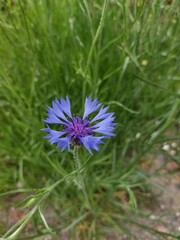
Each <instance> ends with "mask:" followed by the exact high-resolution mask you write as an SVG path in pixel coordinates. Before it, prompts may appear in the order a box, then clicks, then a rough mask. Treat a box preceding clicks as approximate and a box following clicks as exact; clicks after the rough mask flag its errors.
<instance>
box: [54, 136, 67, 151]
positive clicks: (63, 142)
mask: <svg viewBox="0 0 180 240" xmlns="http://www.w3.org/2000/svg"><path fill="white" fill-rule="evenodd" d="M56 147H57V148H61V152H63V151H64V150H65V149H66V148H68V151H69V150H70V137H69V136H67V137H64V138H60V139H59V140H58V144H57V146H56Z"/></svg>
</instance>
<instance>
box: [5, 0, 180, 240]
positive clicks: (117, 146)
mask: <svg viewBox="0 0 180 240" xmlns="http://www.w3.org/2000/svg"><path fill="white" fill-rule="evenodd" d="M0 6H1V15H0V59H1V63H0V99H1V101H0V105H1V115H0V123H1V124H0V132H1V135H0V140H1V143H0V147H1V151H0V160H1V169H2V170H1V171H0V179H1V181H0V187H1V189H2V191H3V192H5V191H6V190H7V191H8V190H11V189H15V188H17V185H18V186H19V185H20V186H21V187H22V188H33V189H37V188H44V187H48V186H49V185H51V184H53V183H54V182H56V181H58V180H59V179H61V178H63V177H66V176H67V175H68V174H69V173H70V172H71V171H72V170H73V167H74V166H73V164H74V163H73V160H72V159H73V158H72V153H68V152H63V153H61V152H60V151H59V150H58V149H56V148H55V146H50V145H49V143H47V142H46V141H45V140H44V139H43V133H42V132H41V131H40V129H41V128H43V127H44V123H43V122H42V119H44V118H45V117H46V110H45V107H46V105H51V101H52V100H53V99H54V98H55V97H58V98H60V97H63V96H66V95H67V94H68V95H69V97H70V99H71V102H72V108H73V112H77V113H78V114H82V112H83V103H84V100H85V96H89V95H91V96H93V97H98V99H99V100H100V101H101V102H103V103H104V104H105V105H110V109H111V111H114V112H115V115H116V122H117V123H118V126H117V128H116V137H115V138H114V139H113V140H109V141H108V142H107V143H106V144H105V145H104V146H103V147H101V151H100V152H98V153H96V154H94V155H93V156H92V157H91V159H90V160H89V161H88V163H87V166H86V168H85V177H84V180H85V182H86V186H87V188H88V193H89V196H90V198H91V201H92V202H93V207H94V209H95V210H96V211H97V214H96V217H94V218H92V216H89V215H88V214H87V212H86V211H87V209H86V207H87V206H86V204H84V199H83V195H82V193H81V192H80V191H78V190H77V186H76V185H75V184H74V183H72V181H64V182H63V184H61V185H60V186H58V187H57V188H56V189H54V191H52V195H51V196H50V197H49V198H48V200H49V202H50V204H51V205H52V206H53V208H54V209H55V210H56V211H57V212H58V214H59V216H58V217H59V219H63V224H62V222H61V221H60V223H59V225H57V226H56V229H61V230H62V229H65V230H68V231H70V232H71V234H72V235H71V239H73V238H74V239H75V235H76V234H75V232H74V231H75V229H76V226H77V225H78V224H80V223H82V222H83V223H86V224H87V225H88V227H87V228H88V230H87V232H88V233H87V235H86V237H87V238H89V239H92V237H93V236H94V237H96V239H100V237H101V236H103V234H105V233H104V232H107V231H113V229H114V231H125V232H126V233H129V234H131V233H130V231H129V230H128V229H127V227H126V224H125V223H126V222H127V221H128V219H129V220H130V218H129V216H128V217H125V216H126V215H125V214H123V213H124V209H123V208H124V207H122V206H123V204H122V203H121V202H120V201H119V200H118V199H117V198H116V197H114V196H115V194H116V193H118V192H119V191H122V190H123V191H125V192H127V195H128V199H129V200H128V201H129V206H130V207H131V208H132V209H134V208H136V205H137V203H136V196H135V192H134V189H135V188H137V187H139V188H141V189H144V186H148V183H147V179H148V176H147V175H146V173H144V172H143V171H142V170H141V172H140V170H138V168H137V166H138V162H139V161H140V160H141V159H142V157H143V156H144V155H145V154H146V153H148V152H149V151H150V150H152V149H156V146H157V145H156V143H157V142H158V141H160V140H161V139H164V132H165V131H166V130H167V129H168V128H169V127H171V126H172V125H173V126H175V125H176V123H177V122H178V108H179V91H180V85H179V81H180V74H179V69H180V61H179V59H180V44H179V36H180V28H179V24H180V22H179V21H180V5H179V1H178V0H174V1H172V2H171V3H168V1H158V0H153V1H150V2H149V1H145V0H142V1H130V0H128V1H118V0H115V1H110V0H109V1H108V0H105V1H104V2H103V1H99V0H96V1H86V0H82V1H80V0H71V1H70V0H69V1H67V0H61V1H58V0H53V1H45V0H43V1H37V0H33V1H21V0H19V1H15V2H14V4H13V3H11V2H10V1H7V2H6V1H2V3H1V5H0ZM137 133H139V136H140V137H139V138H138V139H137V138H136V135H137ZM174 137H178V135H177V136H174ZM80 156H81V158H82V160H83V163H84V164H85V162H86V160H87V159H88V158H89V154H88V153H87V152H85V151H83V150H82V151H81V153H80ZM117 213H118V214H117ZM119 223H121V224H119ZM98 225H100V226H101V227H100V228H99V229H98V228H97V226H98ZM146 230H147V229H146ZM85 232H86V231H85ZM84 234H86V233H84ZM172 235H173V234H172ZM84 239H86V238H84Z"/></svg>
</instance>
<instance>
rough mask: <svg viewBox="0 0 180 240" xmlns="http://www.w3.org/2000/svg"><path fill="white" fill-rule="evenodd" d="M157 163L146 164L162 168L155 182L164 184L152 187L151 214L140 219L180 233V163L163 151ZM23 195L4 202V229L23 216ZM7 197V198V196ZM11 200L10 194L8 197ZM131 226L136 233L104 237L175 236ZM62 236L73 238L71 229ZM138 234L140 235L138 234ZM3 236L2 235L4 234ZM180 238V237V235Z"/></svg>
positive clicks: (144, 239) (0, 218)
mask: <svg viewBox="0 0 180 240" xmlns="http://www.w3.org/2000/svg"><path fill="white" fill-rule="evenodd" d="M154 163H155V164H153V165H152V166H153V167H150V166H149V165H147V166H148V167H147V166H143V167H145V168H146V167H147V169H148V171H150V172H153V171H157V169H159V176H158V177H156V178H152V180H151V181H152V182H151V183H152V184H153V185H158V186H161V187H160V188H157V187H152V193H153V194H154V196H156V197H155V201H154V200H152V202H151V201H150V203H149V204H148V205H147V206H144V207H145V208H144V211H145V213H147V214H148V215H149V218H146V219H140V221H142V223H145V224H146V225H147V226H150V227H152V228H154V229H156V230H157V231H159V232H165V233H169V234H176V235H178V234H179V236H180V174H179V170H180V166H179V165H178V164H177V162H176V161H172V160H170V161H166V160H165V158H164V156H163V155H160V154H159V155H158V157H156V161H155V162H154ZM19 198H22V196H21V195H18V194H17V195H14V196H12V197H11V199H9V198H8V205H6V207H5V205H4V203H3V204H2V205H0V232H3V231H4V229H6V228H7V226H8V227H10V226H12V225H13V224H14V223H16V222H17V221H18V220H19V219H21V218H22V217H23V216H24V215H25V214H26V213H27V210H21V211H19V210H18V209H17V208H15V207H14V202H17V201H18V199H19ZM4 199H5V198H4ZM6 201H7V198H6ZM50 212H51V208H49V209H47V213H46V215H48V219H47V222H48V223H49V225H54V226H55V223H56V219H54V218H53V216H52V214H50ZM128 228H129V229H130V231H131V232H132V233H133V236H132V237H130V236H127V235H125V234H119V233H109V234H107V235H106V236H105V237H104V238H102V240H103V239H107V240H131V239H138V240H153V239H167V240H173V239H175V238H173V237H171V236H168V235H166V236H165V237H164V238H161V237H160V236H159V235H156V234H155V233H154V232H153V233H150V232H149V231H144V230H142V228H139V227H137V226H136V225H134V224H133V225H128ZM32 230H33V227H32V223H31V222H30V223H29V224H27V226H26V228H25V229H24V233H25V235H28V234H29V231H30V232H32ZM60 235H61V237H60V238H59V239H67V240H69V239H70V238H69V235H68V233H64V234H60ZM135 236H136V238H135ZM0 239H1V238H0ZM34 239H36V240H53V239H57V238H54V237H51V236H48V235H44V236H42V237H36V238H34ZM177 239H180V237H179V238H177Z"/></svg>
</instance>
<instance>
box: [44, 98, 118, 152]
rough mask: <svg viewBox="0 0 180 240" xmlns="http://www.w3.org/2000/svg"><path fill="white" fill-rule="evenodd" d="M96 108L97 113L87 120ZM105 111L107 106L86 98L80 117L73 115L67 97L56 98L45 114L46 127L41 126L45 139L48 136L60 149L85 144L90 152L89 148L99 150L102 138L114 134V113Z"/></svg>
mask: <svg viewBox="0 0 180 240" xmlns="http://www.w3.org/2000/svg"><path fill="white" fill-rule="evenodd" d="M98 109H99V112H98V113H97V115H96V116H94V117H93V118H92V119H90V115H91V114H92V113H94V112H96V111H97V110H98ZM107 110H108V107H104V106H103V105H102V104H100V103H98V99H95V100H92V98H91V97H87V98H86V101H85V106H84V114H83V116H82V117H73V116H72V114H71V104H70V101H69V98H68V96H67V97H66V99H64V98H61V99H60V101H59V100H58V99H57V98H56V99H55V101H53V102H52V107H49V106H48V107H47V112H48V117H47V118H46V119H45V120H44V122H45V123H46V124H47V127H46V128H43V129H42V130H44V131H45V132H47V133H48V135H46V136H45V138H49V142H50V143H51V144H53V143H56V144H57V148H61V151H64V150H65V149H66V148H68V150H70V145H71V144H72V145H76V146H84V147H85V148H86V149H87V150H88V151H89V152H90V153H91V154H92V151H91V149H94V150H96V151H99V146H98V145H99V144H104V142H103V141H102V140H103V139H105V138H109V137H111V136H115V134H114V133H113V131H114V127H115V125H116V123H114V122H113V121H114V119H115V117H114V116H113V115H114V113H107ZM49 124H53V125H54V124H56V125H58V127H59V129H58V130H53V129H51V128H50V127H49Z"/></svg>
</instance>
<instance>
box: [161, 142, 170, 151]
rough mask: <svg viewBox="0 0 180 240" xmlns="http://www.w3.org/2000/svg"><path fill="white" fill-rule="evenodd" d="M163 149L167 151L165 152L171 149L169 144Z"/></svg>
mask: <svg viewBox="0 0 180 240" xmlns="http://www.w3.org/2000/svg"><path fill="white" fill-rule="evenodd" d="M162 149H163V150H165V151H169V149H170V146H169V144H165V145H164V146H163V147H162Z"/></svg>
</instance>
